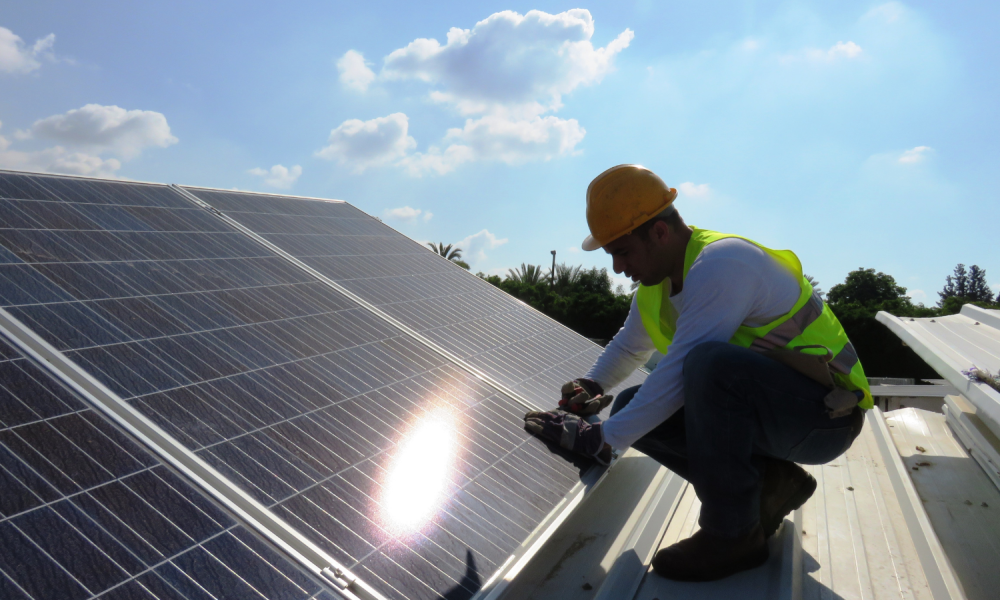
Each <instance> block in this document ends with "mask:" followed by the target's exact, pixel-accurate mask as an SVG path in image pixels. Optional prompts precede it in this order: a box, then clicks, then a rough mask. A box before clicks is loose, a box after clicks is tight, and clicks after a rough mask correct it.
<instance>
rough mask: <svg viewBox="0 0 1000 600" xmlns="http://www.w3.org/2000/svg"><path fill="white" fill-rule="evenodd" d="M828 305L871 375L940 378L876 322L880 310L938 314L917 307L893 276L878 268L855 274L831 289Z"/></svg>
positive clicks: (907, 314)
mask: <svg viewBox="0 0 1000 600" xmlns="http://www.w3.org/2000/svg"><path fill="white" fill-rule="evenodd" d="M827 303H828V304H829V305H830V309H831V310H832V311H833V313H834V314H835V315H836V316H837V319H838V320H840V324H841V325H843V326H844V331H846V332H847V337H849V338H850V339H851V343H852V344H854V348H855V350H857V352H858V356H859V357H860V359H861V365H862V366H863V367H864V368H865V374H866V375H867V376H869V377H912V378H914V379H928V378H934V377H937V374H936V373H935V371H934V370H933V369H932V368H930V367H929V366H928V365H927V363H925V362H924V361H923V360H922V359H921V358H920V357H919V356H917V354H916V353H915V352H914V351H913V350H912V349H910V348H908V347H906V346H904V345H903V344H902V342H901V341H900V339H899V338H898V337H896V335H895V334H894V333H892V332H891V331H889V329H888V328H886V327H885V326H884V325H882V324H881V323H879V322H878V321H877V320H876V319H875V315H876V314H877V313H878V312H879V311H880V310H884V311H886V312H888V313H891V314H893V315H896V316H898V317H903V316H906V317H923V316H932V315H934V314H936V312H937V311H935V310H934V309H933V308H925V307H924V306H923V305H922V304H920V305H914V304H913V302H911V301H910V299H909V298H908V297H907V296H906V288H904V287H902V286H900V285H898V284H897V283H896V280H895V279H893V277H892V276H891V275H886V274H885V273H876V272H875V269H857V270H855V271H851V272H850V273H848V275H847V279H846V280H845V281H844V283H838V284H837V285H835V286H833V287H832V288H830V292H829V293H828V294H827Z"/></svg>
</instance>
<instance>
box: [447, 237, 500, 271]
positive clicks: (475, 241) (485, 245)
mask: <svg viewBox="0 0 1000 600" xmlns="http://www.w3.org/2000/svg"><path fill="white" fill-rule="evenodd" d="M506 243H507V238H498V237H497V236H495V235H493V234H492V233H490V232H489V231H488V230H486V229H483V230H482V231H480V232H479V233H474V234H472V235H470V236H468V237H466V238H465V239H463V240H460V241H459V242H457V243H456V244H455V245H456V246H458V247H459V248H461V249H462V258H464V259H465V260H466V261H467V262H468V263H469V264H475V263H477V262H479V261H483V260H486V250H492V249H493V248H499V247H500V246H503V245H504V244H506Z"/></svg>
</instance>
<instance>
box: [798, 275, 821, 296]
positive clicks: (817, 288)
mask: <svg viewBox="0 0 1000 600" xmlns="http://www.w3.org/2000/svg"><path fill="white" fill-rule="evenodd" d="M802 276H803V277H805V278H806V281H808V282H809V285H811V286H813V291H814V292H816V293H817V294H819V296H820V298H822V297H823V288H821V287H820V286H819V282H818V281H816V278H815V277H813V276H812V275H809V274H808V273H803V274H802Z"/></svg>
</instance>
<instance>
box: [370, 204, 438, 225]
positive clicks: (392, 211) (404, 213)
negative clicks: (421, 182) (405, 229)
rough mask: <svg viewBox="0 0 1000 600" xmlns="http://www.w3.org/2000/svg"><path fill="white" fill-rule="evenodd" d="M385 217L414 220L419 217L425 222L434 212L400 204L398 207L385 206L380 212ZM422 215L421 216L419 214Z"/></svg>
mask: <svg viewBox="0 0 1000 600" xmlns="http://www.w3.org/2000/svg"><path fill="white" fill-rule="evenodd" d="M382 214H383V215H384V216H385V218H387V219H397V220H399V221H416V220H417V219H420V220H422V221H424V222H425V223H426V222H427V221H430V220H431V218H432V217H433V216H434V213H432V212H430V211H424V210H420V209H419V208H413V207H410V206H401V207H399V208H387V209H386V210H385V211H384V212H383V213H382ZM421 215H422V216H421Z"/></svg>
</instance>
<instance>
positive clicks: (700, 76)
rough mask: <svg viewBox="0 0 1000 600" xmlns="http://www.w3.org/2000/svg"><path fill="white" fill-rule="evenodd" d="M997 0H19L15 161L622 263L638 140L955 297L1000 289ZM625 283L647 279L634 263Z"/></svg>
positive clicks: (914, 282) (808, 238)
mask: <svg viewBox="0 0 1000 600" xmlns="http://www.w3.org/2000/svg"><path fill="white" fill-rule="evenodd" d="M998 26H1000V3H996V2H961V1H957V2H949V3H941V2H931V1H919V2H878V1H876V2H857V1H854V0H844V1H841V2H802V1H785V2H763V1H762V2H754V1H743V2H738V1H730V2H714V1H705V2H698V3H687V2H685V3H682V2H653V1H652V0H636V1H633V2H624V1H616V2H591V3H581V4H577V3H561V2H534V3H522V2H515V3H505V4H499V3H494V2H476V3H470V2H435V3H432V4H430V5H428V3H412V2H381V1H374V0H369V1H368V2H350V3H347V2H318V1H311V2H310V1H304V2H294V3H255V2H248V1H243V2H230V1H224V0H222V1H215V2H211V3H206V2H188V1H185V0H172V1H171V2H141V3H136V2H116V1H102V2H93V1H90V0H75V1H73V2H68V1H62V2H53V1H48V0H33V1H32V2H23V1H20V0H0V168H6V169H15V170H28V171H40V172H58V173H70V174H77V175H89V176H97V177H114V178H121V179H133V180H141V181H153V182H163V183H178V184H185V185H198V186H207V187H216V188H222V189H232V188H237V189H242V190H253V191H261V192H270V193H287V194H293V195H300V196H312V197H320V198H336V199H341V200H346V201H348V202H350V203H352V204H353V205H355V206H357V207H359V208H360V209H362V210H364V211H366V212H368V213H369V214H371V215H373V216H376V217H379V218H381V219H383V220H384V221H385V222H386V223H388V224H389V225H391V226H392V227H394V228H396V229H398V230H399V231H401V232H402V233H404V234H406V235H408V236H410V237H412V238H413V239H416V240H418V241H422V242H426V241H434V242H445V243H457V244H458V245H459V246H460V247H461V248H462V249H463V250H464V258H465V259H466V260H467V261H468V262H469V263H470V264H471V265H472V270H473V271H483V272H486V273H497V274H503V273H506V271H507V269H508V268H511V267H517V266H519V265H520V264H521V263H529V264H541V265H545V266H547V265H549V264H550V263H551V258H552V257H551V254H550V251H551V250H556V252H557V261H558V262H566V263H568V264H582V265H584V266H586V267H591V266H597V267H608V268H609V270H610V266H611V261H610V259H609V257H608V256H607V255H606V254H605V253H604V252H602V251H600V250H598V251H596V252H583V251H581V250H580V249H579V247H580V242H581V241H582V240H583V238H584V237H585V236H586V235H587V233H588V230H587V224H586V220H585V214H584V209H585V194H586V189H587V185H588V184H589V183H590V181H591V179H593V178H594V177H595V176H596V175H598V174H599V173H601V172H602V171H604V170H605V169H607V168H609V167H611V166H613V165H616V164H622V163H636V164H642V165H644V166H647V167H649V168H650V169H652V170H653V171H654V172H656V173H657V174H658V175H660V177H661V178H663V180H664V181H665V182H666V183H667V184H668V185H670V186H671V187H675V188H677V189H678V191H679V195H678V199H677V201H676V206H677V207H678V209H679V210H680V212H681V214H682V215H683V216H684V217H685V219H686V221H687V222H688V223H689V224H693V225H696V226H698V227H703V228H708V229H714V230H718V231H724V232H729V233H736V234H740V235H743V236H746V237H749V238H751V239H754V240H756V241H758V242H760V243H762V244H764V245H766V246H769V247H772V248H782V249H784V248H788V249H792V250H794V251H795V252H796V254H798V256H799V258H800V259H801V261H802V263H803V265H804V269H805V271H806V272H807V273H809V274H811V275H812V276H813V277H815V278H816V279H817V280H818V281H819V282H820V285H821V286H822V287H823V288H824V289H826V290H828V289H829V288H830V287H831V286H832V285H834V284H836V283H839V282H842V281H843V280H844V278H845V277H846V275H847V273H848V272H850V271H852V270H854V269H857V268H862V267H864V268H875V269H876V270H879V271H883V272H885V273H888V274H890V275H892V276H893V277H895V279H896V280H897V282H898V283H899V284H900V285H902V286H904V287H906V288H907V289H908V290H909V293H910V295H911V297H912V298H913V299H914V300H915V301H917V302H923V303H926V304H934V303H935V302H936V301H937V299H938V297H937V293H936V292H937V291H938V290H940V289H941V288H942V287H943V285H944V280H945V276H946V275H948V274H949V273H951V272H952V269H953V268H954V266H955V265H956V264H957V263H964V264H966V265H971V264H978V265H979V266H980V267H982V268H984V269H986V272H987V278H988V280H989V283H990V284H991V285H992V287H993V289H994V291H1000V235H998V234H997V228H998V227H997V226H998V206H1000V203H998V198H997V190H998V189H1000V147H998V144H1000V111H998V110H997V107H998V106H1000V36H997V35H996V31H997V30H998ZM616 282H617V283H627V280H626V279H624V277H621V278H617V279H616Z"/></svg>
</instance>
